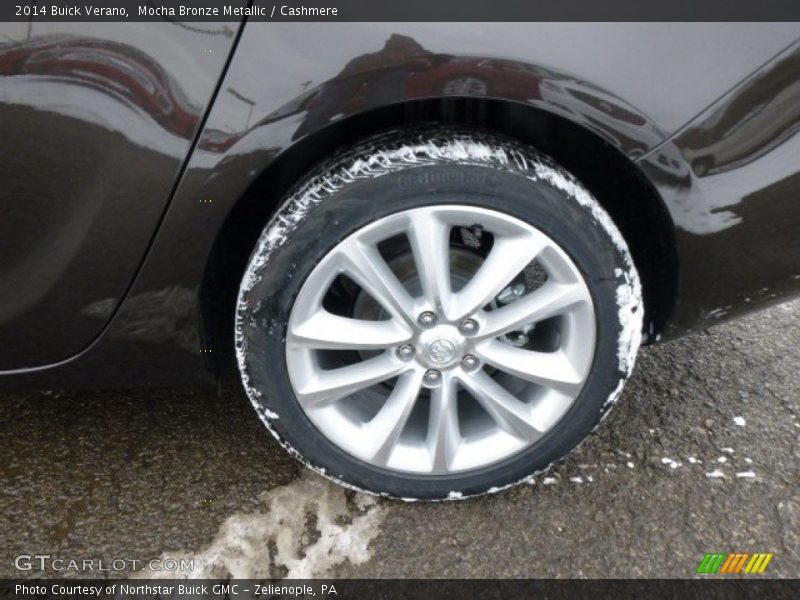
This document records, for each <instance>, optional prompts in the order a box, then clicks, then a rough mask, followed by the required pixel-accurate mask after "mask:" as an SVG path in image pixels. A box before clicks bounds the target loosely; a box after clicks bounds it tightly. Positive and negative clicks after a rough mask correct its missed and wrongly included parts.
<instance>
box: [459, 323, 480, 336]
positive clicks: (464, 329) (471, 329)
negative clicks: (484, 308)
mask: <svg viewBox="0 0 800 600" xmlns="http://www.w3.org/2000/svg"><path fill="white" fill-rule="evenodd" d="M459 329H460V330H461V333H463V334H464V335H472V334H473V333H475V332H476V331H478V322H477V321H476V320H475V319H467V320H466V321H464V322H462V323H461V326H460V327H459Z"/></svg>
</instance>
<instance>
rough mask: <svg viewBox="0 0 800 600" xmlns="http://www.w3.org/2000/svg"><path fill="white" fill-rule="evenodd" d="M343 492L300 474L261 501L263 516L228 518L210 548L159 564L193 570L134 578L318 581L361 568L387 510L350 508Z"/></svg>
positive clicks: (373, 502)
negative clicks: (346, 565)
mask: <svg viewBox="0 0 800 600" xmlns="http://www.w3.org/2000/svg"><path fill="white" fill-rule="evenodd" d="M348 494H350V492H347V491H346V490H345V489H343V488H341V487H338V486H335V485H332V484H331V483H330V482H328V481H327V480H325V479H323V478H321V477H318V476H316V475H314V474H312V473H311V472H309V471H306V472H305V473H304V474H303V475H302V476H301V477H300V478H299V479H297V480H296V481H294V482H292V483H290V484H288V485H285V486H282V487H278V488H275V489H273V490H270V491H268V492H266V493H264V494H262V496H261V498H260V500H261V503H262V505H263V507H264V508H263V510H259V511H256V512H251V513H237V514H234V515H232V516H230V517H228V519H226V520H225V522H224V523H223V524H222V525H221V526H220V528H219V530H218V531H217V534H216V536H215V537H214V539H213V541H212V542H211V544H209V546H208V547H206V548H204V549H202V550H200V551H197V552H193V553H192V552H186V553H170V554H165V555H163V556H162V559H164V558H172V559H177V560H178V562H179V564H180V560H181V559H193V560H194V571H191V572H183V573H173V572H166V571H148V570H144V571H139V572H137V573H135V574H134V576H135V577H136V578H177V577H181V578H191V579H208V578H227V577H233V578H237V579H238V578H242V579H246V578H250V579H262V578H265V579H266V578H274V577H276V574H278V573H279V574H280V575H281V576H284V575H285V577H286V578H299V579H307V578H314V577H324V576H326V575H327V574H329V573H330V572H331V570H332V569H333V568H334V567H336V566H337V565H339V564H341V563H343V562H345V561H350V562H351V563H352V564H361V563H363V562H365V561H367V560H368V559H369V558H370V556H371V554H370V551H369V545H370V543H371V542H372V541H373V540H374V539H375V537H376V536H377V535H378V534H379V533H380V525H381V523H382V521H383V519H384V517H385V516H386V512H387V508H386V507H385V506H383V505H381V503H380V501H379V500H378V499H377V498H375V497H373V496H367V495H363V494H360V495H357V496H356V497H355V498H354V501H351V502H348Z"/></svg>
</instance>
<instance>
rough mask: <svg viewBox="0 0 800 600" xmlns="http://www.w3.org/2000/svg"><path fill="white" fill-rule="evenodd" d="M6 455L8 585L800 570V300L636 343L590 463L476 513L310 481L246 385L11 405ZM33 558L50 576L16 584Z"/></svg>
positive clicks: (589, 446) (577, 457)
mask: <svg viewBox="0 0 800 600" xmlns="http://www.w3.org/2000/svg"><path fill="white" fill-rule="evenodd" d="M0 447H2V449H3V460H2V461H0V540H2V544H0V576H2V577H41V576H42V575H57V574H60V575H63V576H75V575H78V574H79V573H78V572H77V571H76V570H72V569H70V568H68V567H69V565H70V563H69V561H70V560H76V561H83V560H89V561H91V563H90V564H91V565H92V566H93V567H94V568H95V569H98V568H110V566H111V565H112V564H116V565H117V566H121V567H122V568H120V569H117V570H114V569H111V570H109V571H105V570H104V571H99V572H98V573H97V574H98V575H100V576H120V575H123V574H130V573H131V571H132V570H133V569H134V566H135V568H137V569H138V568H141V566H145V567H148V566H149V568H148V570H147V571H145V572H143V573H140V575H145V576H148V575H150V576H159V575H160V576H164V575H169V574H172V573H171V572H170V571H164V570H163V568H164V565H170V564H171V563H169V562H168V559H170V558H174V559H176V560H177V559H181V558H183V559H184V560H186V561H189V563H190V565H191V566H190V567H187V569H189V568H191V572H188V571H187V573H185V574H187V575H194V576H228V575H234V576H254V577H266V576H292V577H296V576H341V577H693V576H695V575H694V574H695V569H696V568H697V565H698V563H699V562H700V560H701V559H702V558H703V555H704V554H705V553H706V552H751V553H753V552H770V553H774V558H773V559H772V561H771V562H770V564H769V565H768V568H767V570H766V571H765V573H764V575H763V576H773V577H797V576H798V575H800V301H798V302H794V303H790V304H783V305H779V306H776V307H773V308H771V309H770V310H768V311H765V312H761V313H757V314H755V315H752V316H750V317H747V318H746V319H742V320H738V321H735V322H731V323H727V324H724V325H720V326H718V327H715V328H712V329H710V330H707V331H703V332H700V333H697V334H694V335H692V336H690V337H687V338H684V339H682V340H679V341H675V342H670V343H666V344H662V345H659V346H654V347H649V348H646V349H644V350H643V352H642V353H641V355H640V358H639V361H638V363H637V367H636V371H635V373H634V376H633V378H632V380H631V381H630V382H629V384H628V386H627V387H626V389H625V392H624V394H623V396H622V399H621V401H620V403H619V405H618V406H617V407H616V408H615V410H614V411H612V413H611V414H610V416H609V417H608V418H607V419H606V420H605V421H604V422H603V424H602V425H601V426H600V427H599V428H598V430H597V431H596V432H595V434H593V435H592V436H591V437H590V438H589V439H588V440H587V441H586V442H585V443H584V444H582V445H581V446H580V448H579V449H578V450H577V451H576V452H574V453H573V454H572V455H570V456H569V457H567V458H566V459H565V460H564V461H563V462H561V463H559V464H558V465H557V466H556V467H555V468H554V469H553V470H552V471H551V472H550V473H548V474H546V475H544V476H540V477H538V478H537V480H536V482H535V483H534V484H525V485H522V486H519V487H517V488H514V489H512V490H509V491H506V492H502V493H499V494H496V495H492V496H486V497H483V498H479V499H475V500H470V501H465V502H446V503H439V504H429V503H408V504H404V503H400V502H394V501H376V500H374V499H373V498H371V497H366V496H363V495H360V494H355V493H353V492H349V491H345V490H343V489H342V488H339V487H338V486H336V485H334V484H331V483H329V482H328V481H326V480H324V479H322V478H320V477H318V476H316V475H314V474H311V473H308V472H306V471H305V470H304V469H303V468H301V467H300V466H299V465H298V464H297V463H296V462H295V461H294V460H292V459H291V458H289V457H288V456H287V455H286V454H285V453H284V452H283V450H282V449H281V448H280V447H279V446H278V445H277V443H275V442H274V441H273V440H272V438H271V437H270V436H268V434H267V433H266V432H265V431H263V430H262V426H261V424H260V422H259V421H258V420H257V419H256V418H255V416H254V415H253V414H252V408H251V407H250V405H249V403H248V401H247V399H246V398H245V396H244V394H243V393H242V392H241V390H239V389H238V387H236V386H233V387H231V388H230V389H227V390H224V391H222V392H221V393H220V392H218V391H217V390H208V389H189V390H187V389H174V390H134V391H96V392H59V391H41V392H36V393H25V394H0ZM28 555H31V556H33V555H49V556H50V557H51V558H50V559H45V560H44V563H45V571H44V572H42V571H40V570H39V565H38V564H37V563H36V562H35V561H34V562H33V564H32V566H31V568H30V569H29V570H24V571H18V570H17V569H16V568H15V559H16V558H17V557H19V556H28ZM53 559H62V560H63V561H64V562H62V563H55V565H57V566H58V567H60V568H62V569H64V570H61V571H57V570H56V566H55V565H54V564H53V562H52V560H53ZM152 559H156V560H157V561H158V562H156V563H149V561H150V560H152ZM101 561H103V562H101ZM112 561H116V563H113V562H112ZM120 561H124V563H123V562H120ZM133 561H138V562H135V563H134V562H133ZM17 562H18V563H19V561H17ZM189 563H187V564H189ZM19 564H21V565H22V566H25V565H26V564H27V562H26V559H22V562H21V563H19ZM39 564H41V563H39ZM87 574H89V573H86V572H83V573H80V575H82V576H86V575H87Z"/></svg>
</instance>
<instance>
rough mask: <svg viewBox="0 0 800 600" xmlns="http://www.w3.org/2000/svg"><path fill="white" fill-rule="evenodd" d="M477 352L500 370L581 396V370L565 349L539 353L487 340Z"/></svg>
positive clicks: (480, 345)
mask: <svg viewBox="0 0 800 600" xmlns="http://www.w3.org/2000/svg"><path fill="white" fill-rule="evenodd" d="M475 353H476V354H477V355H478V356H479V357H480V358H482V359H483V360H484V361H486V362H487V363H489V364H490V365H493V366H494V367H496V368H498V369H500V370H501V371H505V372H506V373H509V374H510V375H513V376H515V377H519V378H520V379H524V380H526V381H531V382H533V383H536V384H538V385H541V386H544V387H548V388H552V389H555V390H558V391H560V392H563V393H565V394H568V395H570V396H572V397H575V396H577V395H578V392H579V391H580V388H581V385H582V383H583V378H582V377H581V375H580V373H578V372H577V371H576V369H575V367H574V366H573V365H572V363H571V362H570V361H569V359H568V358H567V356H566V354H564V352H563V351H562V350H558V351H556V352H536V351H533V350H523V349H521V348H515V347H514V346H511V345H509V344H504V343H503V342H500V341H498V340H487V341H485V342H483V343H481V344H479V345H478V346H476V348H475Z"/></svg>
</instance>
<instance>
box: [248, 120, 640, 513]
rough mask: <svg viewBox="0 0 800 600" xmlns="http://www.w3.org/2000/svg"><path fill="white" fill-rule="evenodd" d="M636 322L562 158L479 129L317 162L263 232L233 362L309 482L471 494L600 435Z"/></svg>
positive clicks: (634, 283)
mask: <svg viewBox="0 0 800 600" xmlns="http://www.w3.org/2000/svg"><path fill="white" fill-rule="evenodd" d="M642 314H643V307H642V302H641V291H640V286H639V277H638V275H637V272H636V269H635V266H634V264H633V260H632V258H631V256H630V254H629V252H628V249H627V247H626V244H625V241H624V240H623V238H622V236H621V235H620V233H619V231H618V230H617V229H616V227H615V226H614V224H613V222H612V221H611V219H610V218H609V216H608V215H607V213H606V212H605V211H604V210H603V209H602V208H601V207H600V205H599V204H598V203H597V202H596V201H595V200H594V199H593V198H592V196H591V194H590V193H589V192H588V191H587V190H586V189H585V188H583V187H582V186H581V184H580V183H579V182H578V181H577V180H575V178H573V177H572V176H571V175H569V174H568V173H567V172H565V171H564V170H563V169H561V168H560V167H558V166H557V165H555V164H554V163H553V162H552V161H551V160H550V159H548V158H546V157H544V156H542V155H540V154H538V153H536V152H535V151H534V150H532V149H530V148H528V147H525V146H522V145H520V144H519V143H517V142H515V141H513V140H510V139H507V138H504V137H500V136H496V135H492V134H488V133H484V132H474V131H468V130H466V131H459V130H449V129H443V130H437V131H435V132H431V131H425V130H419V131H413V132H394V133H388V134H384V135H381V136H378V137H376V138H373V139H371V140H368V141H366V142H365V143H363V144H361V145H359V146H358V147H356V148H354V149H352V150H351V151H349V152H346V153H344V154H342V155H341V156H340V157H338V158H335V159H334V160H332V161H330V162H328V163H327V164H324V165H322V166H320V167H319V168H318V169H317V170H316V171H315V172H314V173H312V174H310V175H309V176H308V177H307V178H306V179H305V180H304V181H303V182H301V183H300V184H299V185H298V186H297V187H296V188H295V189H294V191H292V192H291V193H290V194H289V195H288V198H287V199H286V202H285V203H284V204H283V207H282V208H281V209H280V210H279V211H278V213H277V214H276V215H275V217H274V218H273V219H272V221H271V222H270V223H269V224H268V225H267V227H266V228H265V229H264V232H263V234H262V236H261V238H260V240H259V242H258V244H257V246H256V248H255V250H254V251H253V254H252V256H251V258H250V262H249V265H248V267H247V270H246V272H245V274H244V277H243V279H242V285H241V289H240V294H239V302H238V308H237V315H236V343H237V357H238V362H239V367H240V371H241V375H242V380H243V383H244V387H245V390H246V391H247V394H248V396H249V397H250V400H251V401H252V403H253V405H254V406H255V408H256V410H257V411H258V414H259V415H260V417H261V419H262V420H263V422H264V423H265V425H266V426H267V427H268V428H269V430H270V431H271V432H272V433H273V434H274V435H275V436H276V437H277V438H278V440H280V441H281V443H282V444H283V445H284V447H285V448H286V449H287V450H288V451H289V452H291V453H292V454H293V455H295V456H296V457H297V458H299V459H300V460H301V461H302V462H304V463H305V464H306V465H308V466H309V467H311V468H312V469H315V470H317V471H318V472H320V473H322V474H324V475H326V476H328V477H330V478H331V479H334V480H336V481H338V482H340V483H342V484H344V485H347V486H350V487H353V488H357V489H359V490H365V491H369V492H372V493H376V494H381V495H385V496H391V497H397V498H404V499H410V498H415V499H447V498H464V497H468V496H473V495H476V494H480V493H484V492H492V491H496V490H499V489H502V488H504V487H507V486H509V485H512V484H514V483H517V482H520V481H523V480H525V479H526V478H528V477H530V476H531V475H533V474H535V473H537V472H541V471H543V470H545V469H546V468H548V466H549V465H550V464H551V463H553V461H555V460H557V459H558V458H560V457H562V456H563V455H565V454H566V453H567V452H569V451H570V450H571V449H572V448H574V447H575V446H576V445H577V444H578V443H579V442H580V441H581V440H582V439H583V438H584V437H585V436H586V435H587V434H588V433H590V432H591V430H592V429H593V428H594V427H595V426H596V425H597V423H598V422H599V421H600V419H601V418H602V416H603V415H604V414H605V412H606V411H607V410H608V409H609V408H610V407H611V406H612V405H613V404H614V402H615V401H616V399H617V397H618V396H619V394H620V392H621V390H622V387H623V385H624V382H625V380H626V379H627V377H628V376H629V375H630V373H631V370H632V368H633V364H634V360H635V357H636V353H637V350H638V347H639V342H640V339H641V329H642Z"/></svg>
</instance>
